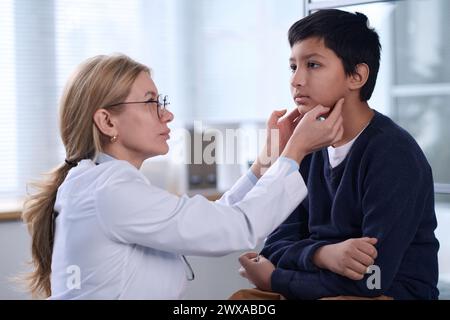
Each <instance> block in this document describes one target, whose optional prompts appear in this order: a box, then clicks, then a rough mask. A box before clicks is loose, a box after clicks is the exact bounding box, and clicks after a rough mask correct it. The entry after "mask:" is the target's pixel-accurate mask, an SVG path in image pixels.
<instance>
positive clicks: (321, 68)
mask: <svg viewBox="0 0 450 320" xmlns="http://www.w3.org/2000/svg"><path fill="white" fill-rule="evenodd" d="M290 67H291V70H292V77H291V93H292V97H293V98H294V101H295V103H296V104H297V106H298V109H299V111H300V113H302V114H304V113H306V112H308V111H309V110H311V109H313V108H314V107H315V106H316V105H318V104H322V105H323V106H325V107H329V108H332V107H333V106H334V104H335V103H336V102H337V101H338V100H339V99H340V98H342V97H345V96H346V94H347V93H348V92H349V89H348V86H347V80H348V78H347V76H346V74H345V72H344V66H343V65H342V62H341V60H340V59H339V57H338V56H337V55H336V54H335V53H334V52H333V51H332V50H330V49H328V48H327V47H325V44H324V42H323V40H322V39H319V38H316V37H313V38H308V39H305V40H302V41H299V42H297V43H295V44H294V46H293V47H292V49H291V58H290Z"/></svg>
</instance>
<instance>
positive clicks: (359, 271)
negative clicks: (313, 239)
mask: <svg viewBox="0 0 450 320" xmlns="http://www.w3.org/2000/svg"><path fill="white" fill-rule="evenodd" d="M377 241H378V240H377V239H376V238H368V237H365V238H358V239H349V240H346V241H343V242H339V243H336V244H330V245H326V246H323V247H321V248H319V249H317V251H316V252H315V253H314V256H313V263H314V264H315V265H316V266H317V267H319V268H322V269H328V270H330V271H332V272H334V273H337V274H340V275H341V276H344V277H347V278H350V279H352V280H361V279H363V278H364V274H365V273H366V271H367V268H368V267H369V266H371V265H373V263H374V262H375V259H376V257H377V254H378V253H377V249H375V244H376V243H377Z"/></svg>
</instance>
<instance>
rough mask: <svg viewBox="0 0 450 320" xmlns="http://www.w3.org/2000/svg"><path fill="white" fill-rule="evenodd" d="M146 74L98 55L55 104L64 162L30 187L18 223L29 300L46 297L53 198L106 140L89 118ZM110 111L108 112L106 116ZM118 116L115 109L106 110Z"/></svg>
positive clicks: (123, 60) (119, 58) (122, 59)
mask: <svg viewBox="0 0 450 320" xmlns="http://www.w3.org/2000/svg"><path fill="white" fill-rule="evenodd" d="M143 71H144V72H148V73H150V70H149V69H148V68H147V67H146V66H144V65H142V64H140V63H138V62H136V61H134V60H132V59H131V58H129V57H127V56H125V55H110V56H106V55H101V56H95V57H93V58H90V59H87V60H86V61H85V62H83V63H82V64H81V65H80V66H79V67H78V68H77V69H76V71H75V72H74V74H73V75H72V76H71V78H70V79H69V80H68V82H67V84H66V87H65V89H64V92H63V95H62V97H61V101H60V132H61V139H62V142H63V144H64V147H65V150H66V162H65V163H63V164H62V165H61V166H59V167H57V168H56V169H54V170H53V171H52V172H49V173H48V174H46V179H44V180H43V181H39V182H34V183H32V184H31V185H32V186H33V187H34V189H35V193H34V194H32V195H29V196H28V198H27V199H26V200H25V204H24V209H23V214H22V218H23V220H24V221H25V223H26V224H27V225H28V230H29V232H30V235H31V240H32V244H31V253H32V261H31V264H32V265H33V271H32V272H31V273H30V274H28V275H27V276H26V280H27V284H28V286H29V289H30V291H31V293H32V294H33V296H45V297H48V296H50V295H51V285H50V275H51V262H52V251H53V240H54V230H53V229H54V219H53V216H54V214H55V213H54V205H55V200H56V193H57V190H58V188H59V186H60V185H61V184H62V183H63V181H64V179H65V178H66V176H67V173H68V172H69V170H70V168H71V167H72V166H74V165H76V164H77V163H78V162H79V161H80V160H82V159H94V157H95V156H96V155H97V153H98V152H100V151H102V146H103V145H104V143H105V142H106V141H109V137H106V136H104V135H103V134H102V133H101V132H100V130H99V129H98V128H97V126H96V125H95V123H94V120H93V116H94V113H95V112H96V111H97V110H98V109H100V108H102V107H105V106H108V105H110V104H114V103H118V102H121V101H124V100H125V99H126V98H127V96H128V95H129V93H130V90H131V87H132V85H133V83H134V81H135V80H136V78H137V77H138V75H139V74H140V73H141V72H143ZM111 109H112V110H111ZM109 110H110V111H113V112H121V106H117V107H114V108H109Z"/></svg>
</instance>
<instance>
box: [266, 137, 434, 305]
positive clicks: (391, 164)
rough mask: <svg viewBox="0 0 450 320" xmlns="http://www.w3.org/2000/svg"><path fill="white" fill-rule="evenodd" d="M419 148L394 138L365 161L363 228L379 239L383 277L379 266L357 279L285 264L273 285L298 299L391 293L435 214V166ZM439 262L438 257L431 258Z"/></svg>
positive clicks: (278, 269) (288, 295) (378, 264)
mask: <svg viewBox="0 0 450 320" xmlns="http://www.w3.org/2000/svg"><path fill="white" fill-rule="evenodd" d="M405 145H406V146H405ZM410 146H411V145H409V147H410ZM417 149H418V152H417ZM417 149H414V148H408V145H407V144H401V143H399V144H397V145H395V146H394V144H393V143H390V145H383V146H377V147H376V148H372V150H376V151H377V153H375V152H374V153H372V154H370V153H368V154H366V155H365V157H363V159H362V161H361V164H362V165H361V172H362V175H361V177H359V186H360V190H359V192H360V193H361V199H362V201H361V202H362V203H361V206H362V212H363V220H362V234H363V236H368V237H375V238H377V239H378V243H377V250H378V257H377V259H376V260H375V265H376V266H377V267H378V268H379V269H378V270H379V276H380V278H379V279H380V281H379V283H377V282H376V281H375V282H373V280H374V279H375V278H374V276H376V275H375V273H374V272H372V273H368V274H366V276H365V277H364V278H363V279H362V280H360V281H353V280H350V279H348V278H345V277H342V276H339V275H337V274H335V273H332V272H330V271H328V270H318V271H315V272H307V271H302V270H298V269H296V270H294V268H292V269H289V268H288V267H283V268H281V267H280V268H277V269H276V270H275V271H274V272H273V274H272V288H273V290H274V291H276V292H279V293H281V294H283V295H284V296H286V297H287V298H296V299H317V298H321V297H325V296H337V295H353V296H366V297H374V296H379V295H382V294H386V292H387V291H388V290H389V288H390V287H391V285H392V283H393V280H394V277H395V275H396V274H397V272H398V271H399V267H400V264H401V263H407V264H408V263H409V264H413V263H414V261H402V260H403V259H404V256H405V253H406V252H407V251H408V250H409V248H410V247H411V246H414V245H416V244H415V243H414V242H413V240H414V237H415V235H416V234H417V231H418V229H419V226H420V224H421V220H422V218H423V217H424V215H428V216H429V217H432V216H434V206H433V201H434V200H433V181H432V175H431V169H430V167H429V165H428V163H427V162H426V159H425V157H424V156H423V154H422V153H421V151H420V149H419V148H417ZM414 151H416V152H414ZM432 220H433V219H430V221H432ZM428 228H431V229H432V230H434V229H433V228H435V226H433V223H432V222H431V223H430V225H429V226H428ZM432 230H428V231H429V232H427V234H430V231H431V234H432ZM419 252H420V251H419ZM299 254H300V255H301V252H299ZM426 257H430V256H429V255H428V256H426ZM417 258H418V259H420V257H417ZM433 264H434V261H430V262H429V265H433ZM424 265H427V263H424ZM410 267H411V268H414V266H412V265H411V266H410ZM376 270H377V269H375V272H376Z"/></svg>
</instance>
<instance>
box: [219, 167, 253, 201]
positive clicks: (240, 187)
mask: <svg viewBox="0 0 450 320" xmlns="http://www.w3.org/2000/svg"><path fill="white" fill-rule="evenodd" d="M257 182H258V178H256V176H255V175H254V174H253V173H252V172H251V170H249V171H248V172H247V173H246V174H245V175H243V176H241V177H240V178H239V179H238V181H236V183H235V184H234V185H233V186H232V187H231V189H230V190H228V191H227V192H225V193H224V194H223V196H222V197H221V198H220V199H219V200H217V203H220V204H223V205H229V206H231V205H233V204H235V203H237V202H239V201H241V200H242V199H243V198H244V197H245V195H246V194H247V193H248V192H249V191H250V190H251V189H252V188H253V187H254V186H255V185H256V183H257Z"/></svg>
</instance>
